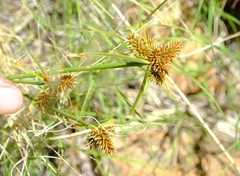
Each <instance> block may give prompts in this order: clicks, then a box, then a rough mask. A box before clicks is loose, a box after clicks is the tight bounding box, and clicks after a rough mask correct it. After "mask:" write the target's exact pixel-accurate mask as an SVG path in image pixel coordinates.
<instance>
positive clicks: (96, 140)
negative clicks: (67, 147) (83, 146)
mask: <svg viewBox="0 0 240 176" xmlns="http://www.w3.org/2000/svg"><path fill="white" fill-rule="evenodd" d="M114 131H115V130H114V127H113V126H106V127H102V126H99V127H92V129H91V132H90V135H89V137H88V140H87V146H89V148H90V149H96V148H98V147H100V148H101V149H102V150H103V151H104V152H105V153H106V154H112V152H113V151H114V150H115V148H114V146H113V142H112V140H111V136H112V135H113V134H114Z"/></svg>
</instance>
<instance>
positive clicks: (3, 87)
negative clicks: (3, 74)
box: [0, 79, 23, 114]
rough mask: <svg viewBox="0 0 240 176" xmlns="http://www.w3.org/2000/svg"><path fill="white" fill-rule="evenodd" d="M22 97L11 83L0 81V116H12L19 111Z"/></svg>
mask: <svg viewBox="0 0 240 176" xmlns="http://www.w3.org/2000/svg"><path fill="white" fill-rule="evenodd" d="M22 104H23V96H22V93H21V91H20V90H19V89H18V88H17V87H16V86H14V85H13V84H12V83H11V82H9V81H8V80H7V81H6V80H5V79H1V80H0V114H12V113H15V112H17V111H18V110H20V109H21V107H22Z"/></svg>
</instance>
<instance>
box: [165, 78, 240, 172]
mask: <svg viewBox="0 0 240 176" xmlns="http://www.w3.org/2000/svg"><path fill="white" fill-rule="evenodd" d="M166 77H167V79H168V81H169V82H170V83H171V85H172V86H173V87H174V88H175V89H176V91H177V93H178V94H179V95H180V97H181V98H182V99H183V101H184V102H185V103H186V104H187V105H188V106H189V108H190V109H191V110H192V112H193V114H194V115H195V116H196V117H197V119H198V120H199V121H200V123H201V124H202V126H203V127H204V128H205V130H206V131H207V132H208V133H209V134H210V136H211V137H212V138H213V140H214V141H215V142H216V144H217V145H218V146H219V148H220V149H221V150H222V152H223V153H224V155H226V157H227V158H228V160H229V161H230V163H231V164H232V165H233V166H234V167H235V169H236V171H237V172H238V173H239V174H240V169H239V167H238V166H237V164H236V162H235V161H234V159H233V158H232V156H231V155H230V154H229V152H228V151H227V150H226V149H225V147H224V146H223V145H222V143H221V142H220V141H219V139H218V138H217V136H216V135H215V134H214V133H213V131H212V130H211V129H210V128H209V126H208V125H207V124H206V122H205V121H204V120H203V118H202V116H201V115H200V114H199V112H198V111H197V109H196V108H195V106H194V105H192V104H191V102H190V101H189V100H188V98H187V97H186V95H185V94H184V93H183V92H182V91H181V89H180V88H179V87H178V86H177V84H176V83H175V82H174V81H173V79H172V78H171V77H169V76H166Z"/></svg>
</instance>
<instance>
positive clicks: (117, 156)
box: [0, 0, 240, 176]
mask: <svg viewBox="0 0 240 176" xmlns="http://www.w3.org/2000/svg"><path fill="white" fill-rule="evenodd" d="M239 30H240V2H239V0H210V1H204V0H175V1H173V0H166V1H162V0H141V1H135V0H121V1H117V0H113V1H111V0H90V1H88V0H14V1H12V0H0V63H1V64H0V75H1V76H5V77H8V76H11V75H17V74H22V73H26V70H31V71H39V70H40V66H39V64H40V65H41V67H42V68H43V69H44V70H51V69H61V68H67V67H79V66H91V65H94V64H96V63H98V61H99V62H100V61H101V63H102V64H105V63H112V62H119V63H121V62H122V60H121V59H119V58H111V57H110V58H109V57H101V59H99V58H100V57H99V56H89V57H87V56H84V57H82V58H68V57H66V54H68V53H82V52H90V53H91V52H104V53H108V52H112V51H114V52H116V53H121V54H128V53H129V48H128V46H127V44H126V42H123V41H121V40H120V39H119V38H118V37H116V36H119V37H122V38H124V39H126V38H127V37H128V35H129V32H130V31H136V32H137V33H138V34H139V35H140V36H144V34H147V35H149V36H153V37H154V39H155V40H156V41H157V42H159V43H161V44H163V43H166V42H168V41H175V40H179V41H182V44H183V49H182V51H181V54H180V56H179V57H178V58H176V60H175V62H174V64H173V65H174V66H173V67H172V71H171V74H170V77H172V79H173V80H174V81H175V83H176V84H177V85H178V86H179V88H180V89H181V90H182V92H183V93H184V94H185V95H186V96H187V97H188V98H189V100H190V101H191V103H192V105H194V106H195V107H196V108H197V110H198V111H199V113H200V114H201V116H202V117H203V118H204V120H205V122H206V123H207V124H208V125H209V127H210V129H211V130H212V131H213V133H214V134H215V135H216V136H217V138H218V139H219V140H220V142H221V143H222V144H223V146H224V147H226V149H227V151H228V152H229V153H230V155H231V156H232V158H233V159H234V160H235V165H232V163H231V162H230V161H229V160H228V159H227V157H226V156H225V155H224V154H223V151H222V150H221V149H220V148H219V144H216V143H215V141H214V140H213V139H212V138H211V137H210V136H209V134H208V133H207V132H206V130H205V128H204V127H203V125H202V124H201V123H200V122H199V120H198V119H197V118H196V117H195V116H194V113H193V112H192V111H191V110H190V108H189V107H188V106H187V105H186V104H185V103H184V101H182V100H181V99H180V98H179V96H178V95H177V93H176V92H175V90H174V88H173V87H172V86H171V85H170V88H171V89H172V91H173V92H175V94H176V97H171V96H170V95H169V92H168V90H167V89H166V88H164V86H163V87H160V86H158V85H155V84H154V83H151V82H148V83H147V85H146V87H145V90H144V93H143V96H142V99H141V101H140V103H139V104H138V106H137V109H136V110H137V113H136V114H135V115H133V116H128V113H129V111H130V109H131V102H134V100H135V98H136V96H137V94H138V91H139V88H140V86H141V84H142V80H143V77H144V70H143V69H141V68H140V67H133V68H118V69H108V70H95V71H92V72H80V73H78V74H76V86H75V87H74V89H73V90H72V92H71V93H70V94H69V95H68V97H67V99H68V100H70V103H68V104H67V105H66V107H65V108H66V109H67V110H69V111H70V110H72V111H71V112H74V113H75V115H76V116H77V114H79V111H80V112H81V110H82V111H83V110H84V111H88V112H89V115H91V116H94V117H95V118H96V119H97V120H98V121H100V123H101V122H106V121H108V123H107V124H110V125H114V126H116V131H117V132H116V134H115V135H114V136H113V138H112V140H113V143H114V146H115V148H116V151H115V152H113V154H112V155H106V154H103V153H101V152H97V151H95V152H94V151H89V150H88V148H87V147H86V136H84V135H79V136H76V137H74V138H66V139H60V140H58V141H51V140H48V137H49V136H59V135H65V134H72V133H75V132H76V131H82V130H85V129H86V127H82V126H80V125H79V126H78V125H74V126H71V127H70V128H67V127H68V125H70V124H71V122H69V121H68V120H66V119H65V118H64V117H63V116H60V115H58V114H54V115H48V116H46V115H43V114H41V113H39V112H34V113H30V112H29V109H28V107H29V106H30V105H31V102H32V100H33V98H34V97H35V96H36V94H37V93H38V92H39V91H40V90H41V88H42V87H41V86H40V85H38V84H37V83H36V84H28V83H24V82H23V81H22V80H13V81H15V82H16V83H17V82H18V81H19V83H17V85H18V86H19V88H20V89H21V91H22V92H23V94H24V97H25V100H24V108H23V110H21V112H19V113H17V114H14V115H10V116H4V117H2V118H0V123H1V124H2V125H1V127H0V128H1V144H0V146H1V147H0V148H1V149H0V152H1V153H0V172H1V174H2V175H11V174H12V175H83V176H94V175H97V176H105V175H112V176H122V175H128V176H147V175H153V176H154V175H156V176H161V175H173V176H175V175H184V176H185V175H189V176H198V175H199V176H203V175H209V176H215V175H226V176H229V175H240V173H239V172H237V171H236V166H237V165H238V166H239V167H240V159H239V148H240V142H239V135H240V133H239V120H240V79H239V78H240V69H239V68H240V45H239V44H240V37H239V36H240V31H239ZM19 58H20V59H19ZM17 59H19V60H18V63H20V66H19V64H17V63H16V61H17ZM23 68H24V69H23ZM33 80H34V81H36V82H37V79H36V78H34V79H33ZM0 101H1V97H0ZM91 113H92V114H91ZM83 119H84V120H85V121H86V122H89V123H92V122H93V121H94V120H93V119H92V118H88V117H84V118H83ZM141 119H144V123H142V122H139V120H141ZM54 125H56V126H54ZM50 127H53V128H51V129H50ZM44 129H49V131H48V132H46V131H44ZM36 130H38V131H40V132H42V133H43V134H42V135H39V136H37V135H36V134H37V132H36ZM51 167H52V168H51ZM54 171H56V172H54Z"/></svg>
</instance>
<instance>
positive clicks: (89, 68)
mask: <svg viewBox="0 0 240 176" xmlns="http://www.w3.org/2000/svg"><path fill="white" fill-rule="evenodd" d="M148 64H149V63H139V62H125V63H121V64H119V63H111V64H104V65H93V66H81V67H70V68H62V69H57V70H48V71H45V72H46V73H73V72H80V71H93V70H104V69H113V68H125V67H137V66H138V67H139V66H144V65H148ZM33 73H34V74H38V75H41V74H42V72H33ZM34 77H36V76H35V75H33V74H30V73H26V74H17V75H11V76H7V79H9V80H14V79H25V78H34Z"/></svg>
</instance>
